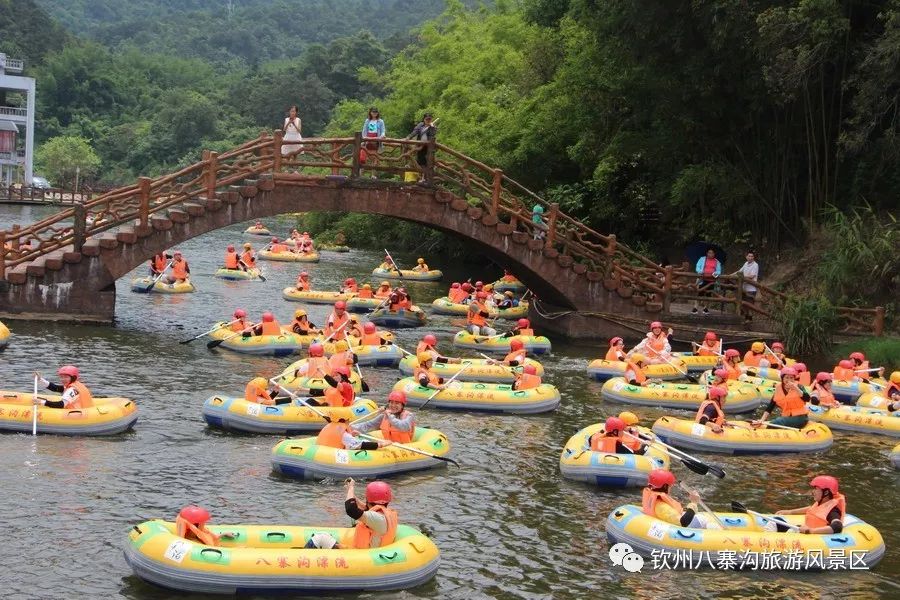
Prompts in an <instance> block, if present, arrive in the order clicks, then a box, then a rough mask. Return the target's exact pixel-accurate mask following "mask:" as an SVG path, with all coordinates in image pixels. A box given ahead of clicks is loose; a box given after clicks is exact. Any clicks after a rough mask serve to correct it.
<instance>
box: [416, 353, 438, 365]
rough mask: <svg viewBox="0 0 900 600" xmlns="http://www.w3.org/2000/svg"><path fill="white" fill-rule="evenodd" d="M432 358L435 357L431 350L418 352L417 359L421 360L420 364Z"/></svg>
mask: <svg viewBox="0 0 900 600" xmlns="http://www.w3.org/2000/svg"><path fill="white" fill-rule="evenodd" d="M432 358H434V357H433V356H431V352H419V353H418V354H416V360H417V361H419V364H420V365H421V364H423V363H426V362H428V361H429V360H432Z"/></svg>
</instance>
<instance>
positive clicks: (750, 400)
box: [600, 377, 762, 413]
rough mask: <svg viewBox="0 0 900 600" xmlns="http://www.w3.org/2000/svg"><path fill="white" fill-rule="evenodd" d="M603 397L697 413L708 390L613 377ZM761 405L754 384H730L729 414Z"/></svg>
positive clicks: (690, 385)
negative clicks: (645, 383)
mask: <svg viewBox="0 0 900 600" xmlns="http://www.w3.org/2000/svg"><path fill="white" fill-rule="evenodd" d="M600 395H601V396H602V397H603V398H604V399H605V400H613V401H615V402H624V403H626V404H641V405H643V406H660V407H662V408H680V409H683V410H692V411H696V410H698V409H699V408H700V404H701V403H703V401H704V400H705V399H706V388H705V387H704V386H701V385H694V384H689V383H649V384H647V385H644V386H639V385H631V384H630V383H628V382H627V381H625V379H624V378H623V377H613V378H612V379H609V380H607V382H606V383H604V384H603V388H602V389H601V390H600ZM760 402H762V395H761V393H760V391H759V388H757V387H756V386H755V385H749V384H746V383H729V385H728V395H727V396H726V397H725V405H724V406H723V407H722V408H723V410H724V411H725V412H726V413H742V412H750V411H752V410H756V408H757V407H758V406H759V404H760Z"/></svg>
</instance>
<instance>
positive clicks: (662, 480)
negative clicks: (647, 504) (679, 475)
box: [647, 469, 675, 489]
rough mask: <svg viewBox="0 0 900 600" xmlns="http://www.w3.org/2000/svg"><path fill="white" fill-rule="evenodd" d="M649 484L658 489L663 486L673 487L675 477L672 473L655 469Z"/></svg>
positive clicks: (648, 479) (649, 478) (648, 478)
mask: <svg viewBox="0 0 900 600" xmlns="http://www.w3.org/2000/svg"><path fill="white" fill-rule="evenodd" d="M647 484H648V485H649V486H650V487H652V488H656V489H660V488H661V487H663V486H666V485H667V486H673V485H675V476H674V475H672V472H671V471H666V470H664V469H653V470H652V471H650V476H649V477H647Z"/></svg>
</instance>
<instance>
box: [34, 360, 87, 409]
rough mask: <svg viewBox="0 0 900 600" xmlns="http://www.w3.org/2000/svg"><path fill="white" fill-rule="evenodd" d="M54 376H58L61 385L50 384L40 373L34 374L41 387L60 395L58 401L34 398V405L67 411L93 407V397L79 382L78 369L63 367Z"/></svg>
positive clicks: (68, 366) (70, 366) (71, 366)
mask: <svg viewBox="0 0 900 600" xmlns="http://www.w3.org/2000/svg"><path fill="white" fill-rule="evenodd" d="M56 374H57V375H59V379H60V381H62V384H59V383H50V382H49V381H47V380H46V379H44V378H43V376H42V375H41V374H40V373H38V372H37V371H35V372H34V376H35V377H36V378H37V380H38V382H39V383H40V384H41V385H42V386H44V387H45V388H47V389H48V390H50V391H51V392H56V393H57V394H62V397H61V398H60V399H59V400H45V399H43V398H38V397H37V396H34V404H36V405H37V404H40V405H43V406H47V407H49V408H68V409H77V408H82V409H83V408H91V407H92V406H94V396H93V395H92V394H91V390H89V389H88V387H87V386H86V385H84V384H83V383H81V381H80V380H79V374H78V367H75V366H73V365H63V366H62V367H60V368H59V370H58V371H57V372H56Z"/></svg>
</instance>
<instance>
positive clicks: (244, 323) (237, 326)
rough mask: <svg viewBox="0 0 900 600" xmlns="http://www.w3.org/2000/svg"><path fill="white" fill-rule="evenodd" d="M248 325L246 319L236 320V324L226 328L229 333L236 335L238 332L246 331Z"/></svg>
mask: <svg viewBox="0 0 900 600" xmlns="http://www.w3.org/2000/svg"><path fill="white" fill-rule="evenodd" d="M249 325H250V324H249V323H247V320H246V319H238V321H237V323H232V324H231V325H230V326H229V327H228V328H229V329H231V331H233V332H235V333H237V332H239V331H243V330H245V329H247V327H248V326H249Z"/></svg>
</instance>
